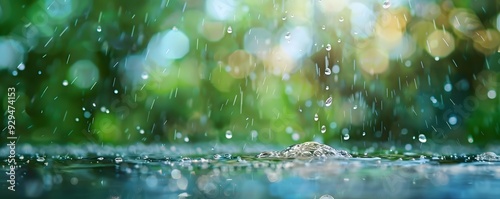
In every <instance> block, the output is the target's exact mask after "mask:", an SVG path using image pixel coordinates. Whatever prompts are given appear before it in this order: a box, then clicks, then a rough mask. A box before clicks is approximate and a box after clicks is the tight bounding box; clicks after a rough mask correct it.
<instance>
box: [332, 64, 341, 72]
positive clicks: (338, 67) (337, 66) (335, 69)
mask: <svg viewBox="0 0 500 199" xmlns="http://www.w3.org/2000/svg"><path fill="white" fill-rule="evenodd" d="M332 69H333V73H335V74H338V73H339V72H340V66H339V65H337V64H335V65H333V68H332Z"/></svg>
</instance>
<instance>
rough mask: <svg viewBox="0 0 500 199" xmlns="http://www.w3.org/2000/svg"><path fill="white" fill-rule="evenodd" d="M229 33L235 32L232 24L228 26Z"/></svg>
mask: <svg viewBox="0 0 500 199" xmlns="http://www.w3.org/2000/svg"><path fill="white" fill-rule="evenodd" d="M227 33H229V34H231V33H233V28H232V27H231V26H229V27H227Z"/></svg>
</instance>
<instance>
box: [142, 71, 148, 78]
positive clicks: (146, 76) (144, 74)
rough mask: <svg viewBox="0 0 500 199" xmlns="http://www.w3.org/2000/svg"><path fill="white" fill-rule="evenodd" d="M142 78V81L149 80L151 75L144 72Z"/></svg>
mask: <svg viewBox="0 0 500 199" xmlns="http://www.w3.org/2000/svg"><path fill="white" fill-rule="evenodd" d="M141 78H142V79H148V78H149V74H148V73H147V72H143V73H142V74H141Z"/></svg>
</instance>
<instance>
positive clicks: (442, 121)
mask: <svg viewBox="0 0 500 199" xmlns="http://www.w3.org/2000/svg"><path fill="white" fill-rule="evenodd" d="M210 2H212V1H198V0H196V1H155V0H151V1H131V0H127V1H69V0H68V1H42V0H39V1H1V2H0V27H1V28H0V38H3V39H14V40H16V41H18V42H20V43H21V44H22V46H23V48H24V53H23V54H22V56H23V59H22V63H23V64H24V65H25V69H20V68H19V67H18V65H17V64H15V65H13V66H2V68H0V69H1V70H0V75H1V78H0V82H1V84H0V90H2V92H6V90H7V87H15V88H16V95H17V96H18V98H17V101H16V104H15V106H16V110H17V112H16V129H17V133H18V135H19V137H20V141H21V142H28V143H37V144H46V143H82V142H97V143H107V144H127V143H135V142H145V143H151V142H174V143H175V142H202V141H216V142H233V141H244V142H263V143H275V144H291V143H296V142H300V141H309V140H316V141H322V142H327V143H330V142H345V143H347V144H349V143H350V142H351V143H352V144H353V145H354V144H355V143H365V144H366V143H377V142H392V143H394V144H396V145H397V146H400V147H404V146H405V145H407V144H414V143H419V141H418V135H420V134H424V135H426V136H427V138H428V140H429V141H428V143H440V142H442V141H452V142H454V141H455V140H456V139H458V140H459V141H461V143H463V144H465V143H469V144H473V145H478V146H486V145H487V144H488V143H491V142H497V141H498V140H499V139H498V138H499V136H500V132H499V131H500V127H499V123H498V122H497V121H499V120H500V115H499V114H498V113H499V112H500V103H499V97H498V96H496V93H499V92H500V90H499V87H498V80H499V75H498V74H499V72H500V62H499V60H500V57H499V53H498V52H497V51H498V46H499V43H500V36H499V35H500V34H499V33H498V28H499V27H496V26H498V23H497V22H496V21H500V17H499V15H498V6H499V4H498V2H497V1H485V0H483V1H478V2H477V3H474V5H473V4H472V3H470V2H469V1H426V2H420V1H418V2H416V1H415V2H413V3H414V5H407V4H405V3H402V2H401V1H397V2H392V3H393V7H391V8H388V9H384V8H383V7H382V2H373V1H359V2H358V4H362V5H365V6H366V8H369V9H371V10H372V12H373V13H372V14H373V16H372V18H373V19H374V20H373V21H372V22H366V28H364V29H360V30H365V31H368V32H370V31H371V32H376V33H379V34H378V35H377V34H375V33H373V35H370V36H368V37H362V34H365V33H363V32H356V30H358V29H356V28H359V27H354V25H353V24H354V22H352V21H354V20H355V16H357V13H356V10H354V7H355V6H354V5H355V4H354V3H349V2H344V1H341V3H340V4H338V6H339V7H342V6H343V7H342V9H340V8H339V9H337V8H334V7H331V5H332V4H328V2H330V1H327V0H324V1H250V0H247V1H223V2H225V3H226V4H222V5H225V6H228V7H229V8H226V7H221V8H220V10H216V11H217V12H218V13H223V11H224V9H234V10H233V12H230V13H231V16H230V17H228V19H217V18H216V17H214V16H213V15H212V16H211V15H210V14H209V13H207V6H208V5H207V4H209V3H210ZM398 2H399V3H398ZM330 3H331V2H330ZM51 6H54V7H51ZM56 6H58V7H56ZM356 6H359V5H356ZM427 8H428V9H431V8H432V9H434V11H436V12H437V14H436V13H434V15H433V16H428V15H426V12H427V11H426V9H427ZM217 9H219V8H217ZM460 10H462V11H463V10H465V11H464V12H459V13H460V14H463V13H468V14H469V15H471V16H473V19H475V20H477V21H474V23H476V24H472V25H471V26H472V27H474V28H473V30H471V31H472V32H473V33H474V34H477V35H481V34H485V35H490V36H491V38H490V40H489V41H488V42H482V41H481V40H479V39H478V37H477V36H474V35H468V34H467V32H465V33H464V32H460V27H457V26H456V24H454V22H453V20H452V19H453V16H454V14H453V13H455V14H456V12H458V11H460ZM221 15H223V14H221ZM387 16H388V17H389V19H387ZM456 16H459V15H458V14H457V15H456ZM403 18H404V19H405V20H406V22H403V21H397V22H396V21H394V20H399V19H401V20H403ZM384 20H389V22H387V21H384ZM390 20H393V21H390ZM457 20H458V18H457ZM495 20H496V21H495ZM351 22H352V23H351ZM370 23H372V24H370ZM396 23H397V24H398V26H400V25H401V24H403V25H402V26H403V27H396V25H395V24H396ZM400 23H401V24H400ZM471 23H472V22H471ZM207 24H208V25H207ZM391 24H392V25H391ZM297 26H301V27H306V28H307V30H308V31H309V32H310V35H309V36H310V37H311V40H312V43H311V46H310V47H309V48H310V49H299V50H300V52H301V51H302V50H303V51H306V53H305V56H303V57H300V58H299V59H294V60H293V61H290V60H287V58H286V56H283V55H284V54H283V53H284V52H285V53H286V52H287V51H286V50H290V49H286V48H285V49H282V48H281V49H280V48H279V46H280V45H282V46H283V45H288V44H286V41H285V42H284V44H283V42H281V43H280V41H281V40H283V38H284V37H283V35H285V37H287V36H286V35H287V34H288V33H287V32H288V31H291V30H293V28H294V27H297ZM229 27H230V28H231V30H230V31H228V28H229ZM256 27H261V28H264V29H266V30H268V31H269V32H270V33H271V34H272V35H271V37H270V38H269V39H270V40H269V41H259V42H270V44H269V49H267V51H263V52H262V54H259V53H250V52H247V51H249V50H248V48H247V47H245V45H246V43H245V37H246V35H249V34H251V31H253V30H255V29H253V28H256ZM391 27H392V28H394V27H396V29H395V30H397V31H395V32H394V31H393V32H390V30H392V29H390V28H391ZM441 29H442V30H443V31H444V30H446V32H449V33H451V35H452V36H453V38H454V40H453V41H454V48H453V51H452V52H451V53H450V54H449V55H446V56H442V57H435V56H432V53H435V52H436V51H434V52H428V51H427V49H426V48H428V45H429V44H428V43H426V41H427V42H428V41H429V39H428V36H429V34H430V33H431V32H432V31H437V30H441ZM169 30H178V31H182V33H184V34H185V35H186V36H187V37H188V38H189V46H188V47H189V52H188V53H187V54H186V55H185V56H183V57H182V58H179V59H171V60H166V61H165V60H164V62H161V63H156V62H155V63H152V62H146V61H141V60H146V59H148V58H147V56H148V55H149V53H155V52H150V49H152V48H150V46H148V45H152V44H150V40H151V38H153V37H154V36H155V35H156V34H158V33H160V32H166V31H169ZM249 31H250V32H249ZM381 31H382V33H380V32H381ZM383 31H389V32H383ZM474 31H475V32H474ZM481 31H483V32H481ZM389 33H390V34H395V35H400V34H401V35H406V36H408V37H409V38H411V39H410V41H411V42H413V43H412V45H413V46H411V45H409V46H405V45H403V46H402V47H401V48H402V50H398V49H396V47H394V46H396V43H394V45H393V43H390V42H392V40H387V39H390V38H386V37H385V36H384V34H389ZM294 36H295V35H293V34H292V35H291V36H290V40H291V41H292V44H296V43H293V42H294V39H303V38H294ZM386 36H387V35H386ZM391 37H392V36H391ZM398 41H399V40H398ZM443 41H444V42H445V43H446V41H445V39H444V37H443ZM411 42H410V43H411ZM438 42H441V41H438ZM292 44H290V45H292ZM299 44H301V43H300V42H299ZM330 44H331V46H332V49H331V50H325V47H326V46H327V45H330ZM412 48H413V50H409V49H412ZM429 48H430V47H429ZM441 48H442V47H441ZM242 49H243V50H245V51H240V54H235V52H237V51H238V50H242ZM374 49H382V50H380V51H379V50H374ZM174 50H175V49H174ZM292 50H293V49H292ZM398 51H405V52H406V51H411V53H410V54H409V55H408V56H405V58H404V59H403V58H400V57H401V56H402V55H401V54H399V56H398V55H397V54H398V53H396V55H393V54H394V53H395V52H398ZM300 52H298V53H300ZM162 53H163V52H162ZM363 53H364V54H363ZM377 53H381V54H380V55H379V54H377ZM391 53H392V54H391ZM133 56H136V58H133ZM165 56H167V55H165ZM231 56H233V57H231ZM384 56H387V58H386V59H384ZM389 57H390V59H389ZM79 60H89V61H90V62H92V63H93V64H94V65H95V66H96V67H97V76H98V77H97V78H98V79H97V80H96V81H92V82H91V83H92V84H91V86H89V87H84V88H82V87H78V86H75V84H74V82H75V81H80V80H75V79H74V78H73V79H71V78H69V77H71V75H70V73H71V67H72V65H73V64H74V63H76V62H77V61H79ZM366 60H368V61H366ZM384 60H388V62H387V64H386V65H384V64H383V62H384ZM287 61H288V62H287ZM19 64H20V63H19ZM335 65H337V67H339V68H340V72H339V71H335V69H334V67H335ZM240 66H241V68H239V67H240ZM324 66H326V67H328V68H329V69H328V70H333V73H334V74H331V75H324V74H325V73H326V71H325V70H327V69H325V67H324ZM287 67H289V68H287ZM384 67H385V68H384ZM142 68H145V69H144V71H143V70H142ZM85 70H87V69H85ZM88 70H90V72H88V73H83V72H78V73H77V74H76V76H78V78H89V76H92V72H93V71H92V68H89V69H88ZM238 70H241V71H238ZM370 70H375V74H374V73H373V72H370ZM377 70H380V71H377ZM94 72H95V71H94ZM142 73H144V74H142ZM134 74H135V75H136V76H134V77H135V79H134V78H130V77H129V76H131V75H132V76H133V75H134ZM140 75H145V76H144V77H143V78H137V77H139V76H140ZM141 77H142V76H141ZM78 78H76V79H78ZM89 81H90V80H89ZM65 84H68V85H65ZM447 84H450V86H451V87H452V89H451V90H450V91H446V88H445V87H446V85H447ZM327 87H328V88H327ZM488 92H490V93H489V94H488ZM492 92H494V93H495V96H492V95H493V94H492ZM0 96H2V97H1V98H2V101H3V103H2V106H1V107H2V109H1V110H2V111H4V112H6V106H7V103H6V101H7V98H6V95H3V94H2V95H0ZM328 97H332V99H333V101H332V104H331V105H329V106H326V105H325V100H326V99H327V98H328ZM467 103H469V104H467ZM460 107H461V109H462V111H460V110H458V109H457V108H460ZM315 115H318V120H317V121H315V119H314V117H315ZM450 117H454V118H455V120H450ZM4 121H6V119H5V118H4ZM453 121H455V122H454V123H453V124H450V122H453ZM4 123H5V122H4ZM323 126H325V127H324V128H325V129H326V131H325V132H323V131H322V130H321V129H322V128H323ZM2 135H3V136H6V132H5V131H2ZM471 137H472V138H473V139H472V141H471ZM364 146H366V145H364Z"/></svg>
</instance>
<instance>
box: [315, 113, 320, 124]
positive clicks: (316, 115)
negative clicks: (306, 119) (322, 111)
mask: <svg viewBox="0 0 500 199" xmlns="http://www.w3.org/2000/svg"><path fill="white" fill-rule="evenodd" d="M318 120H319V116H318V114H317V113H316V114H314V121H315V122H317V121H318Z"/></svg>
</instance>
